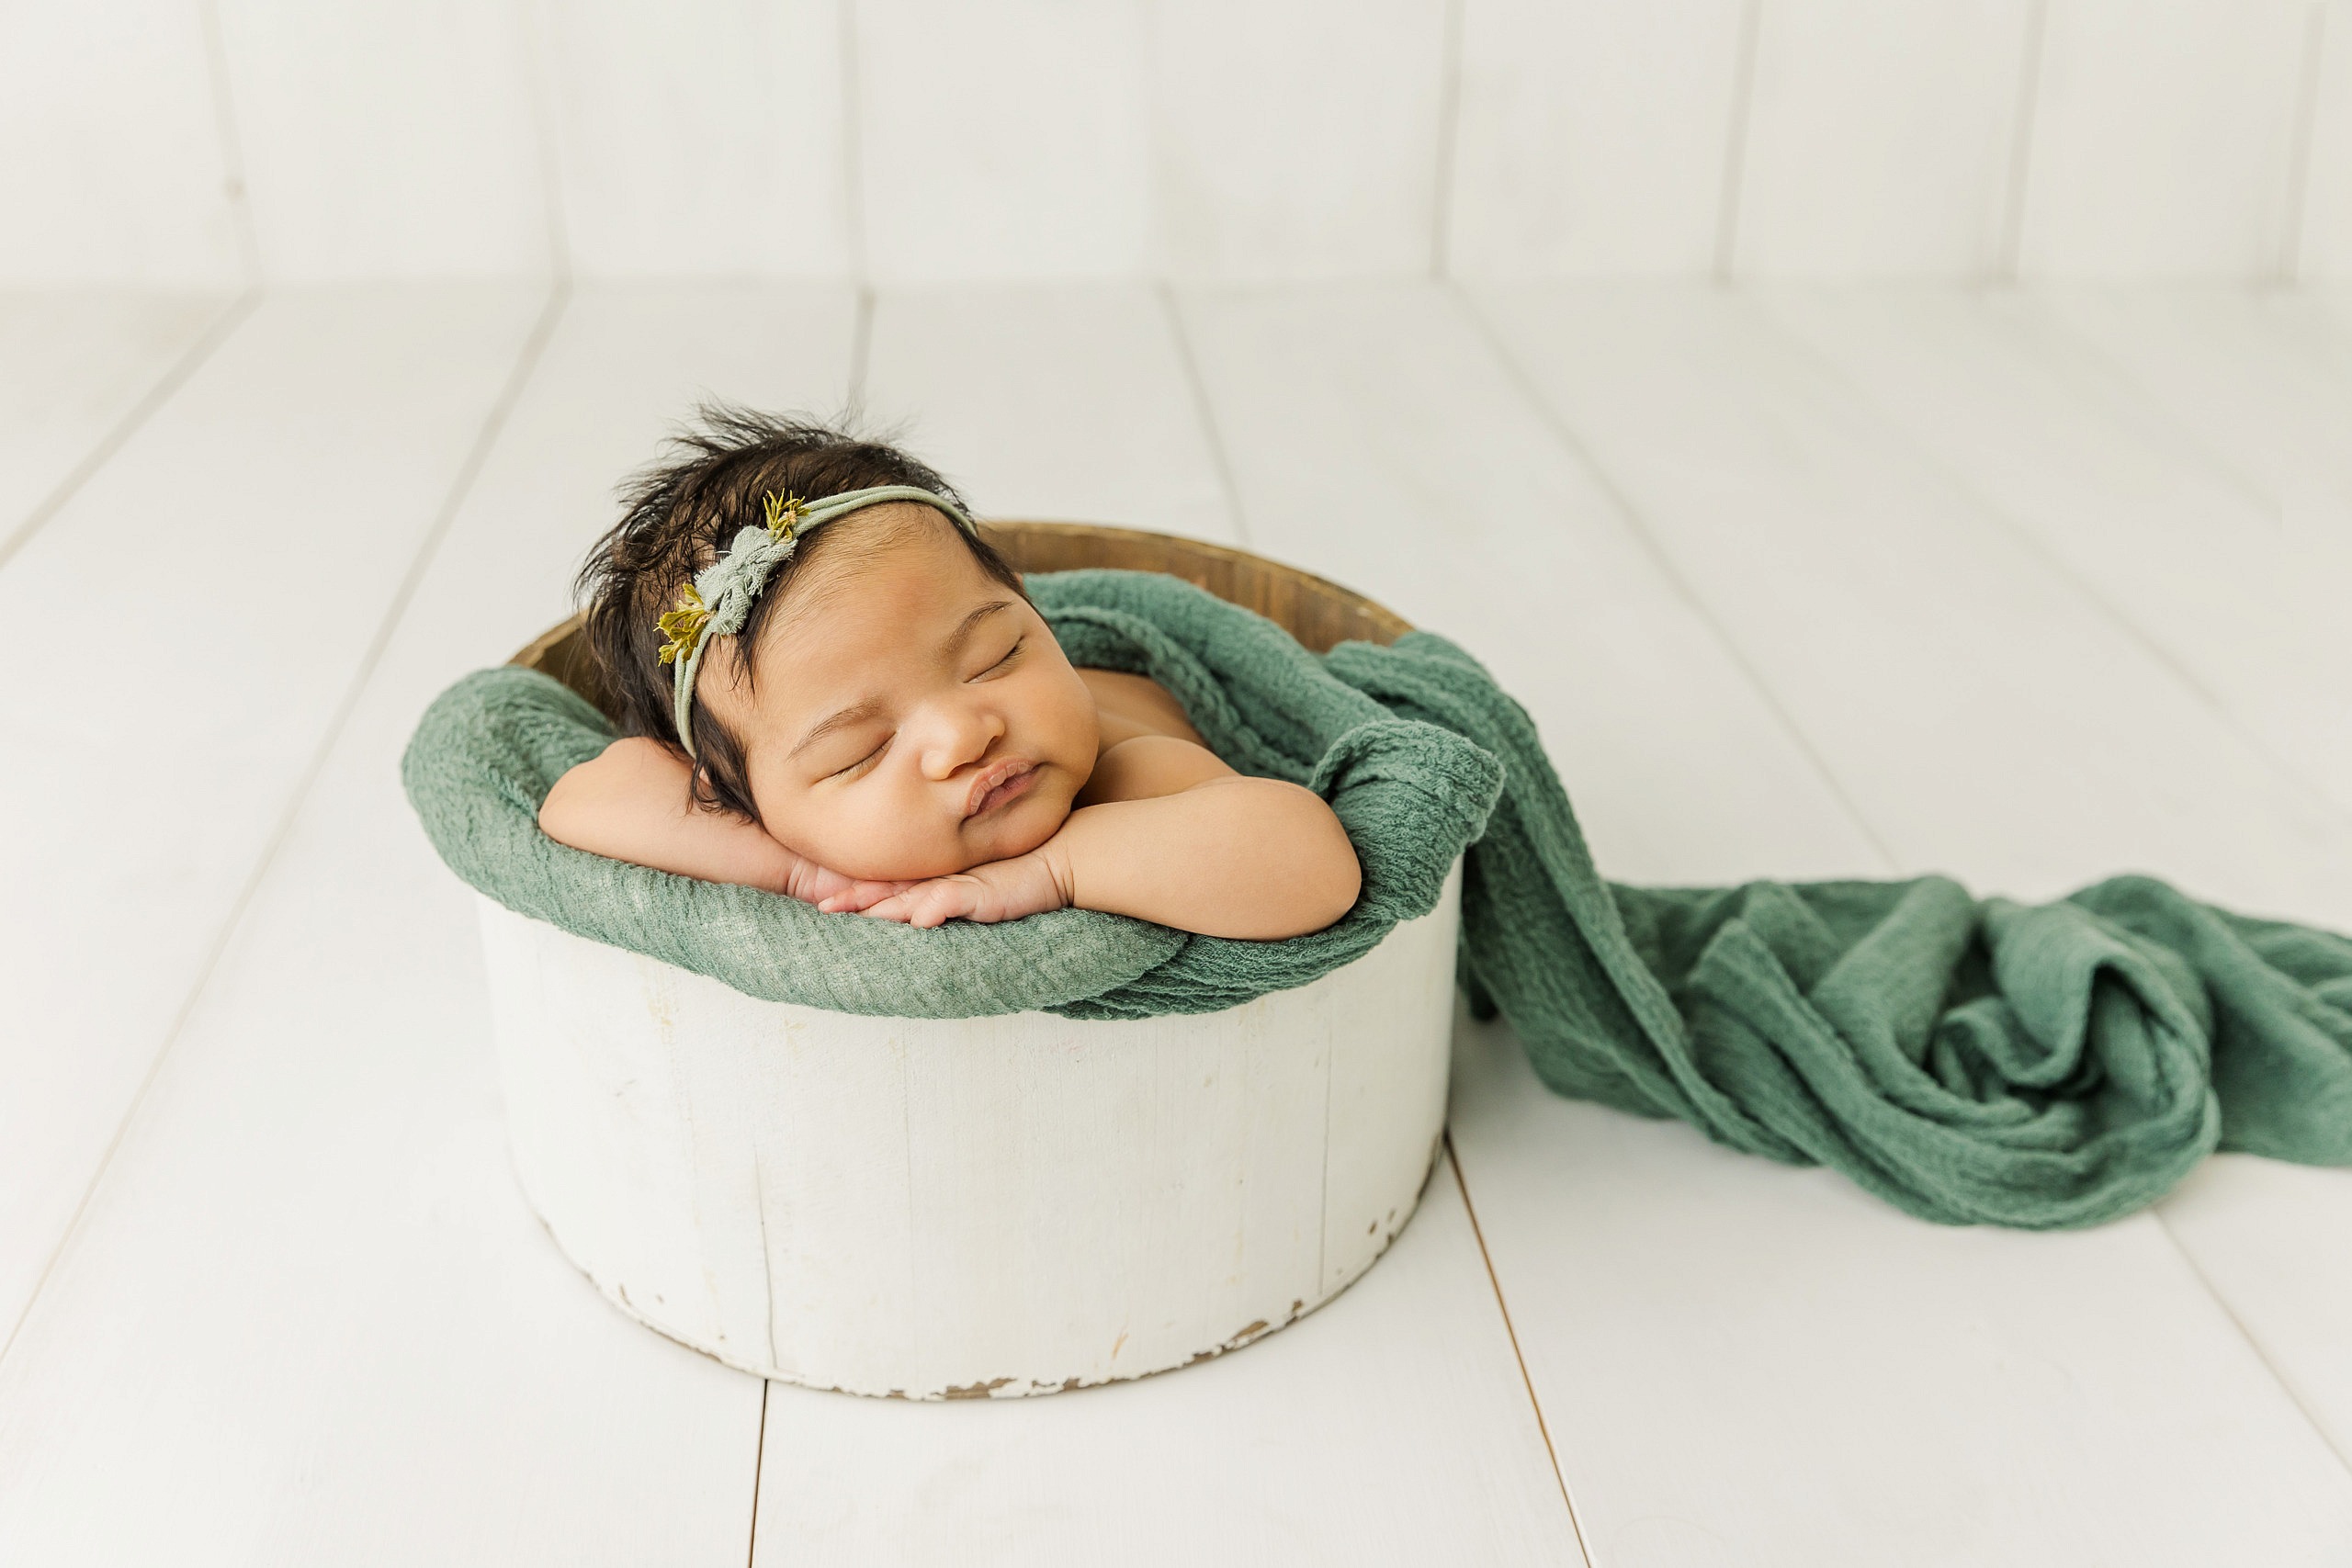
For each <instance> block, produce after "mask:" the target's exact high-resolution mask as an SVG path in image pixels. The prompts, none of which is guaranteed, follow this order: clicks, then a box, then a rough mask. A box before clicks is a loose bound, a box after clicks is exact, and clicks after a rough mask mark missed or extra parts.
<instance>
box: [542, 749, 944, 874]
mask: <svg viewBox="0 0 2352 1568" xmlns="http://www.w3.org/2000/svg"><path fill="white" fill-rule="evenodd" d="M691 777H692V773H691V769H690V768H689V766H688V764H687V762H686V760H685V758H684V757H682V756H680V755H679V754H678V753H677V752H675V751H673V750H670V748H668V747H667V746H664V745H662V743H661V742H660V741H658V740H650V739H645V738H643V737H637V738H634V739H623V740H616V741H614V742H613V743H612V744H611V745H610V746H607V747H605V750H604V751H603V752H602V754H600V755H598V756H596V757H594V758H593V759H592V760H590V761H585V762H582V763H581V764H580V765H579V766H578V767H576V768H573V769H572V770H571V771H570V772H569V773H565V774H564V775H563V776H562V777H561V778H560V779H558V780H556V781H555V788H553V789H552V790H549V791H548V797H547V799H546V801H545V802H543V803H542V804H541V805H540V807H539V830H540V831H542V832H544V833H545V834H547V836H548V838H550V839H553V840H556V841H557V842H558V843H563V844H570V845H571V847H572V848H573V849H575V850H586V851H587V852H589V853H591V854H599V855H605V856H607V857H609V858H611V859H613V860H625V861H628V862H631V863H635V864H638V865H645V866H651V867H652V868H653V869H654V870H656V871H666V872H670V873H673V874H676V875H679V876H695V877H700V878H701V879H702V880H704V881H706V882H738V883H741V884H742V885H743V886H747V887H759V888H764V889H765V890H766V891H768V892H770V893H782V894H785V895H786V896H787V897H794V898H802V899H806V900H808V901H809V902H810V903H814V902H816V901H817V900H818V899H820V898H823V897H827V896H829V895H831V894H834V893H838V892H842V891H845V890H847V889H851V888H863V889H865V893H866V896H868V897H881V896H882V895H883V894H885V893H888V892H892V891H896V890H897V889H898V888H899V887H900V886H904V885H903V884H899V883H854V882H852V881H851V880H850V879H849V878H847V877H845V876H842V875H841V874H838V873H835V872H831V871H828V870H826V869H825V868H823V867H822V866H820V865H818V864H817V863H815V862H813V861H811V860H809V859H808V858H806V857H805V856H802V855H798V854H795V853H794V852H792V851H790V850H787V849H786V848H785V847H784V846H783V845H782V844H779V843H777V842H776V841H775V840H774V839H772V838H770V837H768V835H767V833H766V832H765V831H764V830H763V829H762V828H761V827H760V825H759V824H758V823H756V822H747V821H745V820H744V819H743V818H741V817H737V816H734V815H733V814H731V813H729V812H723V811H706V810H703V809H701V808H700V807H696V806H695V803H694V800H693V797H692V795H691V794H690V793H689V789H688V785H689V782H690V779H691Z"/></svg>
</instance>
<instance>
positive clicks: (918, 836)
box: [699, 503, 1098, 880]
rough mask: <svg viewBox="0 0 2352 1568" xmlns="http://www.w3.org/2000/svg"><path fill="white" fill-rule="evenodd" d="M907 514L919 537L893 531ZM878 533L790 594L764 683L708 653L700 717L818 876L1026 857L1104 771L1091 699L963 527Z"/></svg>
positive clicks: (893, 874) (768, 653)
mask: <svg viewBox="0 0 2352 1568" xmlns="http://www.w3.org/2000/svg"><path fill="white" fill-rule="evenodd" d="M886 512H888V513H900V514H902V515H900V516H894V517H885V516H882V515H880V514H881V513H886ZM904 513H919V514H920V515H919V517H918V518H916V519H913V521H915V522H917V523H918V524H919V526H916V527H913V528H911V529H909V528H906V527H904V526H892V525H903V524H905V523H906V522H908V521H909V519H907V518H906V517H904V516H903V514H904ZM869 517H870V520H871V525H869V526H867V527H863V528H859V529H858V533H859V534H861V535H865V536H867V537H861V538H856V539H850V538H843V539H838V540H835V541H834V542H833V543H834V544H835V546H836V547H837V549H836V550H835V551H833V552H829V555H828V558H823V559H820V560H818V561H815V562H812V563H811V567H812V570H811V572H810V573H809V575H808V576H807V577H805V578H803V579H800V580H796V581H794V582H793V583H792V584H791V585H790V586H789V588H788V589H787V590H786V599H785V602H784V603H783V604H779V605H778V606H777V607H776V611H775V614H774V615H771V617H770V618H769V621H768V624H767V626H766V627H765V628H764V629H763V637H762V640H761V645H760V647H759V649H758V651H757V654H756V661H757V665H758V670H759V678H758V680H757V681H756V682H745V681H744V680H743V679H742V678H741V674H742V671H741V662H740V660H738V659H737V658H736V652H735V644H734V639H732V638H729V639H727V640H726V641H724V642H721V643H719V644H718V645H717V646H716V647H714V648H713V649H711V651H710V654H709V656H708V657H707V658H706V660H704V670H703V672H702V678H701V681H700V682H699V689H700V693H701V695H702V698H703V701H704V702H705V704H706V705H708V706H709V707H710V708H711V710H712V711H713V712H715V713H716V714H717V715H718V717H719V719H720V721H721V722H722V723H724V724H726V725H727V726H728V727H729V728H730V729H731V730H733V732H734V733H735V734H736V735H737V736H738V737H740V738H741V740H742V743H743V749H744V753H745V766H746V771H747V773H748V775H749V779H750V784H751V791H752V800H753V801H754V803H756V804H757V805H758V807H759V808H760V817H761V819H762V821H763V824H764V825H765V826H766V829H767V830H768V832H769V834H770V835H771V836H772V837H774V838H775V839H776V840H779V841H781V842H782V843H783V844H784V845H785V847H786V848H787V849H791V850H794V851H797V852H799V853H801V854H803V855H806V856H808V857H809V859H810V860H813V861H815V862H816V863H818V864H820V865H822V866H827V867H830V868H831V869H832V870H834V871H838V872H841V873H842V874H845V875H849V876H856V877H870V878H875V879H877V880H898V879H905V878H915V877H925V876H942V875H945V874H948V873H951V872H957V871H964V870H967V869H968V868H970V867H972V866H975V865H978V864H979V863H982V862H984V861H992V860H1004V859H1008V858H1010V857H1012V856H1013V855H1019V854H1025V853H1027V852H1029V851H1031V850H1034V849H1035V848H1036V847H1037V846H1038V845H1039V844H1042V843H1044V842H1045V841H1046V840H1047V839H1049V838H1051V837H1053V835H1054V833H1055V831H1056V830H1057V829H1059V828H1060V827H1061V825H1062V821H1063V819H1064V818H1067V817H1068V816H1069V810H1070V803H1071V802H1072V800H1074V799H1075V798H1076V796H1077V795H1078V792H1079V790H1080V788H1082V787H1083V786H1084V785H1085V784H1086V781H1087V778H1088V777H1089V775H1091V773H1092V772H1093V771H1094V759H1095V752H1096V749H1097V742H1098V735H1097V731H1096V728H1095V709H1094V699H1093V696H1092V694H1091V693H1090V692H1089V691H1088V690H1087V688H1086V685H1085V683H1084V682H1081V681H1080V679H1079V678H1078V672H1077V671H1075V670H1073V669H1072V668H1071V667H1070V663H1069V660H1068V659H1067V658H1065V657H1064V656H1063V654H1062V650H1061V648H1060V645H1058V644H1057V643H1056V642H1055V640H1054V636H1053V633H1052V631H1051V630H1050V629H1048V628H1047V626H1046V623H1045V620H1044V618H1043V617H1041V616H1040V615H1038V614H1037V612H1036V611H1035V610H1034V609H1032V608H1031V607H1030V605H1029V604H1028V603H1027V602H1026V601H1024V600H1023V598H1022V597H1021V596H1020V595H1019V594H1017V593H1015V592H1012V590H1010V589H1008V588H1006V587H1005V586H1004V585H1003V584H1002V583H1000V582H996V581H992V580H991V579H990V578H989V576H988V574H987V573H986V572H984V571H982V570H980V567H979V563H978V562H977V561H975V560H974V559H973V558H972V557H971V554H970V552H969V551H967V549H966V548H965V547H963V545H962V544H961V543H959V542H958V541H957V540H956V537H955V536H954V535H953V534H952V533H951V532H950V530H951V529H953V528H954V526H955V525H954V524H952V523H950V522H948V521H947V520H946V519H945V518H944V517H941V516H939V515H938V514H937V513H933V512H932V511H931V510H930V509H929V508H927V507H921V506H916V505H913V504H911V503H899V504H894V505H892V506H889V507H888V508H884V507H876V508H873V509H871V513H869ZM866 521H868V519H866V518H857V517H851V518H844V519H842V521H841V522H839V523H834V524H831V525H829V526H831V527H833V528H847V527H848V526H850V525H854V524H858V523H861V522H866ZM873 525H880V526H873ZM873 536H888V542H882V541H881V540H880V539H876V538H874V537H873Z"/></svg>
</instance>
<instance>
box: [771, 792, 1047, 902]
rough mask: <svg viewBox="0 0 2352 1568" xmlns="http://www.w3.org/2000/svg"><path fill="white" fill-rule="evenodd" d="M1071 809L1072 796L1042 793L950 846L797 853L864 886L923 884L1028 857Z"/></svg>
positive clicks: (965, 833)
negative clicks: (829, 854) (828, 854)
mask: <svg viewBox="0 0 2352 1568" xmlns="http://www.w3.org/2000/svg"><path fill="white" fill-rule="evenodd" d="M1070 805H1071V800H1070V796H1069V793H1068V792H1064V791H1050V790H1041V791H1039V792H1038V793H1037V795H1035V796H1032V797H1031V798H1029V799H1026V800H1020V801H1015V802H1014V803H1013V804H1012V807H1010V808H1009V809H1007V810H1006V811H1004V812H1003V813H1002V815H1001V817H999V818H997V819H996V820H994V821H991V822H988V823H985V824H982V825H981V826H980V827H978V829H966V830H964V831H962V832H960V833H956V834H955V835H953V837H952V840H951V841H950V842H948V843H946V844H943V845H935V846H931V847H927V848H920V849H919V848H915V847H912V846H903V847H893V848H889V849H876V852H874V853H872V854H867V853H864V852H853V851H851V850H850V849H849V848H847V847H846V846H842V845H835V846H832V852H833V854H834V855H835V857H837V859H836V860H832V861H829V860H827V859H826V857H825V854H824V852H821V851H818V852H811V851H809V850H807V849H801V850H800V851H799V852H800V853H802V854H806V855H808V856H809V858H810V859H812V860H814V861H816V862H817V863H818V864H820V865H830V866H831V868H832V869H833V870H835V871H838V872H840V873H841V874H842V875H844V876H854V877H857V878H859V879H861V880H863V881H866V882H921V881H923V880H925V879H926V878H929V877H933V876H953V875H955V874H956V873H957V872H959V871H969V870H971V869H972V868H973V867H974V866H976V865H986V864H987V863H989V862H990V861H999V860H1012V858H1013V857H1015V856H1016V855H1025V854H1027V853H1028V852H1030V851H1031V850H1034V849H1035V848H1036V847H1037V846H1038V845H1040V844H1042V843H1044V842H1045V841H1046V840H1048V839H1050V838H1052V837H1053V836H1054V835H1055V834H1056V833H1058V832H1060V831H1061V827H1062V824H1063V823H1064V822H1067V821H1068V820H1069V813H1070ZM795 848H798V846H797V845H796V846H795Z"/></svg>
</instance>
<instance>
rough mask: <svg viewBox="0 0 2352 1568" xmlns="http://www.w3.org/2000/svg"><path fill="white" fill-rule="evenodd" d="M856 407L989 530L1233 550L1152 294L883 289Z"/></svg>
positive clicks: (1184, 379)
mask: <svg viewBox="0 0 2352 1568" xmlns="http://www.w3.org/2000/svg"><path fill="white" fill-rule="evenodd" d="M862 393H863V400H864V404H865V410H866V412H867V413H868V416H869V417H870V418H871V419H872V420H873V421H875V422H876V423H878V424H880V425H882V426H883V427H885V428H890V429H903V431H904V433H905V440H906V443H907V444H908V445H909V446H911V447H912V448H913V449H914V450H916V451H919V452H921V453H922V455H923V458H924V460H925V461H926V462H928V463H930V464H931V465H932V466H933V468H938V469H939V470H940V471H941V472H943V473H944V474H945V475H947V477H948V479H950V480H951V481H952V482H953V483H955V484H956V485H957V486H959V487H961V488H962V489H963V491H964V492H965V498H966V499H967V501H969V502H971V503H972V504H973V505H974V506H977V507H978V508H979V510H980V513H981V515H983V516H991V517H1058V518H1064V519H1069V520H1074V521H1081V522H1097V523H1116V524H1120V525H1124V526H1126V527H1130V528H1148V529H1153V530H1155V531H1158V532H1159V533H1166V534H1185V535H1190V536H1193V537H1195V538H1203V539H1218V540H1223V541H1225V542H1226V543H1228V544H1230V543H1234V542H1237V539H1238V536H1237V534H1236V531H1235V522H1234V517H1233V508H1232V504H1231V502H1230V501H1229V499H1228V498H1227V495H1226V492H1225V485H1224V481H1223V479H1221V477H1220V476H1219V473H1218V468H1217V458H1216V452H1215V450H1214V446H1213V443H1212V441H1211V439H1210V435H1209V433H1208V432H1207V431H1205V430H1204V429H1203V427H1202V423H1201V417H1200V409H1199V404H1198V399H1197V397H1196V395H1195V393H1194V390H1193V386H1192V382H1191V378H1190V376H1189V373H1188V372H1187V370H1186V368H1185V366H1184V362H1183V358H1182V345H1181V344H1179V343H1178V342H1177V341H1176V339H1175V336H1174V333H1173V332H1172V331H1171V327H1170V318H1169V314H1168V310H1167V308H1166V305H1165V304H1164V302H1163V301H1162V299H1160V297H1159V291H1158V290H1157V289H1154V288H1151V287H1150V286H1149V285H1148V284H1142V283H1133V282H1128V283H1110V284H1100V285H1093V286H1074V285H1068V284H1064V285H1058V286H1054V287H1050V288H1040V287H1037V286H1034V285H1021V286H1002V285H999V286H992V287H991V286H979V287H974V286H970V285H964V286H957V287H934V288H903V289H887V290H884V291H883V292H882V294H881V295H880V297H879V298H878V299H876V301H875V306H874V320H873V325H872V329H871V335H870V339H869V344H868V348H867V354H866V369H865V379H864V383H863V387H862ZM1106 416H1107V417H1106Z"/></svg>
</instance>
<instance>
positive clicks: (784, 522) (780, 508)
mask: <svg viewBox="0 0 2352 1568" xmlns="http://www.w3.org/2000/svg"><path fill="white" fill-rule="evenodd" d="M808 510H809V503H808V502H805V501H803V500H801V499H800V498H799V497H798V496H797V495H778V494H776V492H775V491H768V493H767V512H768V537H769V538H771V539H789V538H791V537H792V531H793V530H794V529H795V528H797V527H798V526H799V525H800V519H801V516H802V514H803V513H806V512H807V511H808Z"/></svg>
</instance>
